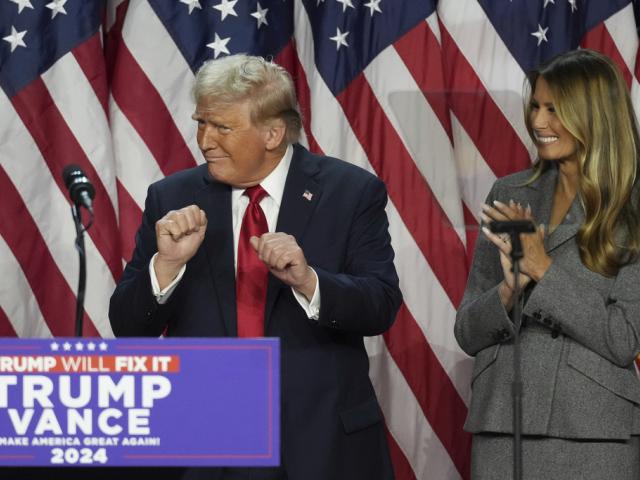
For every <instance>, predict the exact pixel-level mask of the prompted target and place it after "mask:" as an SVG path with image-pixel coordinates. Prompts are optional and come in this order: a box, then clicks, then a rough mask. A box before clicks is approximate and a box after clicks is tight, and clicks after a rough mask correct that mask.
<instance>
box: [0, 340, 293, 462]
mask: <svg viewBox="0 0 640 480" xmlns="http://www.w3.org/2000/svg"><path fill="white" fill-rule="evenodd" d="M279 372H280V351H279V343H278V340H277V339H270V338H265V339H204V338H189V339H148V338H145V339H142V338H135V339H117V340H102V339H77V338H73V339H72V338H68V339H64V338H56V339H48V340H25V339H0V465H3V466H17V465H28V466H56V465H58V466H154V465H162V466H183V465H184V466H187V465H191V466H196V465H199V466H275V465H279V463H280V449H279V445H280V400H279V397H280V375H279Z"/></svg>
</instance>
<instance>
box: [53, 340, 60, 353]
mask: <svg viewBox="0 0 640 480" xmlns="http://www.w3.org/2000/svg"><path fill="white" fill-rule="evenodd" d="M59 348H60V345H59V344H58V342H53V343H52V344H51V350H52V351H54V352H57V351H58V349H59Z"/></svg>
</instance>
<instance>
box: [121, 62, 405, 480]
mask: <svg viewBox="0 0 640 480" xmlns="http://www.w3.org/2000/svg"><path fill="white" fill-rule="evenodd" d="M194 97H195V100H196V103H197V105H196V111H195V114H194V115H193V118H194V119H195V120H196V121H197V122H198V135H197V137H198V144H199V146H200V149H201V150H202V153H203V156H204V158H205V160H206V163H205V164H204V165H201V166H199V167H196V168H193V169H190V170H186V171H183V172H179V173H177V174H175V175H172V176H170V177H167V178H165V179H164V180H162V181H160V182H157V183H155V184H153V185H151V187H150V188H149V191H148V195H147V200H146V207H145V212H144V216H143V221H142V225H141V227H140V229H139V230H138V234H137V237H136V249H135V251H134V253H133V258H132V259H131V261H130V262H129V264H128V265H127V267H126V269H125V272H124V275H123V277H122V280H121V281H120V283H119V284H118V286H117V288H116V290H115V292H114V294H113V296H112V298H111V305H110V312H109V316H110V319H111V325H112V327H113V331H114V332H115V334H116V335H117V336H157V335H161V334H162V333H163V332H164V333H165V335H169V336H190V337H194V336H260V335H266V336H274V337H279V338H280V339H281V348H282V360H281V365H282V372H281V379H282V395H281V398H282V408H281V413H282V429H281V431H282V446H281V458H282V466H281V467H280V468H277V469H244V470H238V469H226V470H223V469H220V470H217V469H216V470H209V471H208V472H207V474H209V475H210V476H211V478H274V479H276V478H278V479H280V478H288V479H294V480H298V479H299V480H314V479H317V480H340V479H349V480H353V479H363V480H364V479H367V480H373V479H390V478H393V472H392V468H391V464H390V459H389V453H388V448H387V444H386V439H385V433H384V427H383V422H382V417H381V412H380V408H379V406H378V403H377V400H376V397H375V394H374V391H373V387H372V385H371V382H370V381H369V378H368V359H367V354H366V351H365V349H364V344H363V336H365V335H378V334H380V333H382V332H384V331H385V330H387V329H388V328H389V327H390V326H391V324H392V322H393V319H394V317H395V314H396V312H397V309H398V307H399V305H400V302H401V294H400V291H399V288H398V277H397V275H396V271H395V268H394V265H393V257H394V254H393V250H392V248H391V243H390V237H389V233H388V222H387V218H386V215H385V212H384V207H385V205H386V201H387V195H386V190H385V188H384V185H383V183H382V182H381V181H380V180H379V179H378V178H377V177H375V176H374V175H371V174H369V173H367V172H366V171H364V170H362V169H360V168H358V167H355V166H353V165H350V164H348V163H345V162H342V161H340V160H337V159H334V158H329V157H321V156H316V155H313V154H311V153H309V152H308V151H307V150H305V149H304V148H303V147H301V146H300V145H297V144H296V141H297V139H298V135H299V132H300V129H301V121H300V115H299V113H298V107H297V102H296V98H295V93H294V87H293V83H292V81H291V78H290V77H289V75H288V74H287V72H286V71H285V70H284V69H282V68H281V67H279V66H277V65H275V64H273V63H270V62H267V61H265V60H264V59H262V58H259V57H250V56H245V55H235V56H229V57H225V58H224V59H220V60H213V61H209V62H206V63H205V64H204V65H203V67H202V68H201V69H200V71H199V72H198V73H197V75H196V82H195V87H194Z"/></svg>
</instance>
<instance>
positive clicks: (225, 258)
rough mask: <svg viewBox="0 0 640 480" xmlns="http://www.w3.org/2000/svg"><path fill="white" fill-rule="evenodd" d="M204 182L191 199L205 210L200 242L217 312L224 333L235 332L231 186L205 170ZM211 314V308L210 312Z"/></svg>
mask: <svg viewBox="0 0 640 480" xmlns="http://www.w3.org/2000/svg"><path fill="white" fill-rule="evenodd" d="M205 176H206V177H207V178H206V181H207V185H206V186H205V187H204V188H202V189H200V190H198V191H197V192H196V194H195V196H194V197H195V198H194V200H195V203H196V205H198V206H199V207H200V208H201V209H202V210H204V212H205V213H206V214H207V219H209V223H208V224H207V233H206V235H205V237H204V241H203V243H202V246H203V248H204V250H205V253H206V257H207V261H208V263H209V270H210V273H211V277H212V278H213V283H214V286H215V290H216V291H215V294H216V295H217V296H218V305H220V314H221V315H222V321H223V322H224V325H225V327H226V330H227V334H228V335H229V336H231V337H235V336H237V334H238V327H237V321H236V276H235V268H234V265H233V225H232V220H231V187H229V186H228V185H225V184H222V183H218V182H216V181H213V180H211V179H210V178H209V176H208V173H206V174H205ZM212 314H213V312H212Z"/></svg>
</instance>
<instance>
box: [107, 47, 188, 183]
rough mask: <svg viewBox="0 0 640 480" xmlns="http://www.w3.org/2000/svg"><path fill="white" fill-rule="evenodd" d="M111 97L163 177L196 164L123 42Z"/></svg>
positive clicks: (161, 103) (156, 94)
mask: <svg viewBox="0 0 640 480" xmlns="http://www.w3.org/2000/svg"><path fill="white" fill-rule="evenodd" d="M112 82H113V83H112V87H111V88H112V95H113V98H114V100H115V101H116V103H117V104H118V107H119V108H120V110H121V111H122V112H123V113H124V115H125V116H126V117H127V119H128V120H129V122H130V123H131V124H132V125H133V127H134V128H135V130H136V131H137V132H138V134H139V135H140V138H142V140H143V141H144V143H145V145H146V146H147V148H148V149H149V150H150V151H151V153H152V154H153V157H154V158H155V160H156V162H157V163H158V166H159V167H160V169H161V170H162V173H163V174H164V175H170V174H172V173H174V172H177V171H180V170H184V169H185V168H190V167H193V166H195V165H196V162H195V160H194V158H193V156H192V155H191V152H190V151H189V149H188V148H187V146H186V144H185V142H184V139H183V138H182V135H181V134H180V132H179V131H178V129H177V128H176V126H175V123H174V121H173V118H172V117H171V113H170V112H169V110H168V109H167V107H166V105H165V104H164V102H163V101H162V98H161V97H160V95H159V94H158V92H157V91H156V89H155V87H154V85H153V84H152V83H151V82H150V81H149V79H148V78H147V76H146V75H145V73H144V72H143V71H142V69H141V68H140V66H139V65H138V63H137V61H136V59H135V58H134V57H133V56H132V55H131V52H130V51H129V49H128V48H127V47H126V45H124V43H121V44H120V45H119V49H118V60H117V64H116V66H115V70H114V73H113V78H112Z"/></svg>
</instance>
